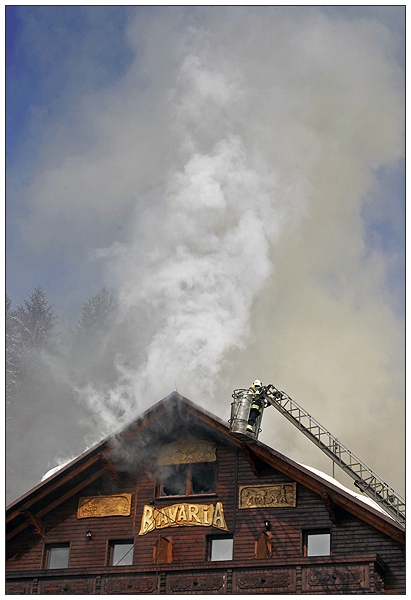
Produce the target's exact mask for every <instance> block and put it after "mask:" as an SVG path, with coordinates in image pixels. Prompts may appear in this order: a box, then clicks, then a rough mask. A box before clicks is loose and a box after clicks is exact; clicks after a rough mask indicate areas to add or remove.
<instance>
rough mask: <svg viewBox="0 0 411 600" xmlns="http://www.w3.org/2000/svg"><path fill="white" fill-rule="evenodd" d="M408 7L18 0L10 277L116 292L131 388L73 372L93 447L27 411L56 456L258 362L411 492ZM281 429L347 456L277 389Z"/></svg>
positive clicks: (228, 385) (121, 349) (222, 394)
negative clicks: (410, 473) (410, 460)
mask: <svg viewBox="0 0 411 600" xmlns="http://www.w3.org/2000/svg"><path fill="white" fill-rule="evenodd" d="M404 19H405V17H404V7H401V6H393V7H390V6H362V7H355V6H349V7H348V6H347V7H345V6H338V7H331V6H328V7H321V6H310V7H305V6H297V7H279V6H271V7H269V6H267V7H266V6H257V7H242V6H236V7H230V6H228V7H219V6H207V7H201V6H197V7H185V6H174V7H166V6H142V7H139V6H137V7H135V6H134V7H129V6H120V7H115V6H62V7H59V6H46V5H45V6H8V7H6V267H7V270H6V286H7V292H8V295H9V296H10V298H11V300H12V302H13V303H14V304H18V303H21V302H22V299H23V298H25V297H27V296H28V294H30V293H31V292H32V291H33V289H34V288H35V287H36V286H38V285H40V286H42V287H43V288H44V290H45V292H46V294H47V297H48V298H49V299H50V301H51V302H52V303H53V304H54V307H55V310H56V312H57V314H58V317H59V320H60V322H61V323H62V324H64V323H70V322H72V320H73V319H75V318H76V317H77V316H78V314H79V311H80V310H81V307H82V306H83V304H84V303H85V302H86V301H88V300H89V299H90V298H91V297H92V296H93V295H95V294H97V293H98V292H99V291H100V289H101V288H102V287H103V286H106V287H107V288H108V289H109V290H110V291H112V293H114V294H116V296H117V297H118V301H119V316H118V319H117V322H116V324H115V326H114V328H113V330H112V331H110V332H109V334H110V336H111V339H113V340H115V341H116V344H117V348H118V360H117V364H116V374H115V377H114V378H113V381H112V386H111V389H105V390H103V391H102V390H101V389H96V388H95V387H93V386H92V385H89V386H87V385H85V386H84V387H83V388H82V389H77V390H76V393H77V395H78V403H79V404H80V405H82V406H85V407H87V409H88V410H89V411H91V412H92V413H93V415H94V418H93V420H92V421H90V423H91V422H92V425H91V424H90V431H89V432H88V435H86V436H85V438H84V448H82V447H81V444H80V445H79V443H78V440H77V439H76V443H74V442H73V447H72V448H68V449H65V455H64V456H62V455H58V452H57V451H56V453H55V455H52V456H50V450H49V448H48V450H47V452H45V450H44V432H43V431H42V430H41V426H40V425H39V429H38V430H34V431H32V432H31V435H30V438H29V440H30V442H29V443H30V452H33V453H34V454H36V455H37V456H38V457H39V460H40V462H41V463H43V462H44V470H43V472H44V473H45V472H46V471H47V470H48V469H49V468H51V467H53V466H54V465H55V464H56V463H57V462H58V461H60V460H67V459H68V458H73V457H74V456H76V455H78V454H79V452H80V451H82V450H84V449H85V448H86V446H87V444H88V443H89V441H90V439H91V437H93V436H94V438H95V439H94V440H93V441H94V442H97V441H98V440H99V439H101V437H103V436H105V435H107V434H109V433H111V432H113V431H114V430H118V429H119V427H120V426H121V425H123V424H125V423H126V422H128V421H129V420H131V419H132V418H134V417H135V416H137V415H139V414H140V413H141V412H142V411H143V410H145V409H147V408H148V407H149V406H151V405H153V404H154V403H156V402H157V401H158V400H160V399H161V398H163V397H165V396H166V395H168V394H169V393H171V392H172V391H174V390H175V389H176V390H178V392H179V393H181V394H182V395H184V396H186V397H188V398H189V399H190V400H192V401H193V402H195V403H197V404H199V405H200V406H203V407H204V408H206V409H207V410H209V411H210V412H212V413H213V414H215V415H217V416H219V417H220V418H223V419H228V418H229V411H230V403H231V393H232V391H233V390H234V389H237V388H245V387H248V385H250V384H251V382H252V381H253V380H254V379H256V378H259V379H261V380H262V382H263V383H264V384H265V383H272V384H274V385H275V386H276V387H278V388H280V389H282V390H284V391H285V392H286V393H287V394H289V395H290V396H291V397H292V398H293V399H294V400H296V401H297V402H298V403H299V404H301V405H302V406H303V407H304V408H305V409H306V410H307V411H308V412H310V413H311V414H312V415H313V416H314V418H316V419H317V420H318V421H319V422H320V423H321V424H322V425H324V426H325V427H327V429H329V430H330V431H331V432H332V433H333V434H334V435H335V436H336V437H338V438H339V439H340V440H341V442H342V443H343V444H345V445H346V446H348V448H350V449H351V450H352V451H353V452H354V453H355V454H357V455H358V456H359V457H360V458H361V459H362V460H363V461H364V462H365V463H366V464H368V465H369V466H370V467H371V468H372V469H373V470H374V471H376V472H377V473H378V474H379V475H380V476H381V477H383V478H385V479H386V481H388V483H389V484H390V485H392V486H393V487H394V488H395V489H397V490H398V491H399V492H400V493H404V485H405V484H404V458H405V449H404V444H405V425H404V419H405V398H404V372H405V363H404V360H405V358H404V354H405V352H404V337H405V336H404V320H405V319H404V262H405V260H404V257H405V249H404V244H405V242H404V227H405V225H404V213H405V198H404V44H405V37H404V26H405V20H404ZM118 407H121V415H122V416H121V419H119V418H118V414H119V413H118ZM43 410H45V411H46V412H47V413H49V412H51V413H53V412H54V414H55V416H56V420H55V423H58V421H59V419H58V417H59V411H60V410H61V406H60V404H59V402H58V399H56V400H55V402H54V403H53V404H52V405H50V406H44V407H43ZM73 414H74V416H73V418H72V420H71V421H70V422H69V423H67V422H66V421H64V419H62V422H61V424H60V425H56V424H55V425H54V427H53V428H52V430H49V431H48V432H47V435H48V436H50V438H53V439H54V440H55V447H58V440H59V436H60V435H61V433H62V429H63V428H65V429H67V428H68V429H69V430H70V428H72V429H73V432H74V430H75V429H76V428H77V426H78V423H77V422H76V419H75V408H73ZM21 418H24V416H22V417H21ZM82 427H83V428H84V423H82ZM49 429H50V428H49ZM262 429H263V431H262V433H261V435H260V439H261V440H262V441H263V442H265V443H267V444H269V445H270V446H271V447H273V448H275V449H276V450H278V451H280V452H283V453H284V454H286V455H287V456H289V457H290V458H293V459H295V460H297V461H299V462H303V463H305V464H310V465H311V466H312V467H315V468H319V469H322V470H324V471H326V472H327V473H328V474H331V472H332V467H331V465H330V461H329V459H327V458H325V457H323V456H322V454H321V452H320V451H319V450H318V449H317V448H315V447H314V446H313V444H312V443H311V442H309V441H308V440H306V439H305V438H304V436H302V435H301V433H300V432H298V431H297V430H295V429H293V427H292V425H290V424H289V423H288V422H287V421H286V420H285V419H284V418H283V417H281V416H280V415H279V414H278V413H276V411H275V410H274V409H267V410H266V411H265V414H264V420H263V424H262ZM91 430H92V431H91ZM66 433H67V431H66ZM74 437H75V436H73V439H74ZM24 443H25V442H24V441H22V444H23V445H24ZM27 443H28V442H27ZM336 476H337V473H336ZM38 480H39V479H38ZM341 482H342V483H344V484H347V481H346V480H345V479H344V476H343V475H341ZM35 483H36V481H31V480H29V479H27V480H25V479H23V480H21V481H20V482H19V490H20V492H21V493H23V492H24V491H26V490H27V489H29V487H31V486H32V485H35ZM16 489H17V488H16Z"/></svg>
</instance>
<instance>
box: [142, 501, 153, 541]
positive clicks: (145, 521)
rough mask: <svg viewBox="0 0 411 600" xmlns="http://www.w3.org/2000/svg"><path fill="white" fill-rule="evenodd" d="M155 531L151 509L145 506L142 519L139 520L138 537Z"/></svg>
mask: <svg viewBox="0 0 411 600" xmlns="http://www.w3.org/2000/svg"><path fill="white" fill-rule="evenodd" d="M153 529H155V521H154V519H153V507H152V506H148V505H145V507H144V512H143V517H142V519H141V527H140V533H139V535H144V534H145V533H148V532H149V531H152V530H153Z"/></svg>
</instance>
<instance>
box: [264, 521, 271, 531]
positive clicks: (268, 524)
mask: <svg viewBox="0 0 411 600" xmlns="http://www.w3.org/2000/svg"><path fill="white" fill-rule="evenodd" d="M264 527H265V530H266V531H270V529H271V523H270V521H269V520H268V519H266V520H265V521H264Z"/></svg>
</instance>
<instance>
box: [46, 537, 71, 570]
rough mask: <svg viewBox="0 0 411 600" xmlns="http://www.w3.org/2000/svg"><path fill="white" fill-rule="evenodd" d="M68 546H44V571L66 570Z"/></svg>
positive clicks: (67, 544)
mask: <svg viewBox="0 0 411 600" xmlns="http://www.w3.org/2000/svg"><path fill="white" fill-rule="evenodd" d="M69 554H70V544H69V543H66V544H48V545H47V546H46V565H45V566H46V569H67V567H68V562H69Z"/></svg>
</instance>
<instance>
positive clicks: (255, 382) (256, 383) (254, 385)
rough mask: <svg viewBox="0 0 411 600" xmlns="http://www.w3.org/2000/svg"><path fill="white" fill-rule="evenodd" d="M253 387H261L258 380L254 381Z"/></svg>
mask: <svg viewBox="0 0 411 600" xmlns="http://www.w3.org/2000/svg"><path fill="white" fill-rule="evenodd" d="M253 387H255V388H256V387H262V384H261V381H260V380H259V379H256V380H255V381H254V383H253Z"/></svg>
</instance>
